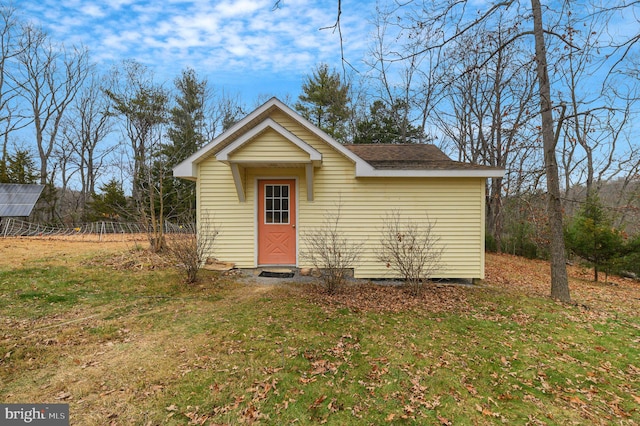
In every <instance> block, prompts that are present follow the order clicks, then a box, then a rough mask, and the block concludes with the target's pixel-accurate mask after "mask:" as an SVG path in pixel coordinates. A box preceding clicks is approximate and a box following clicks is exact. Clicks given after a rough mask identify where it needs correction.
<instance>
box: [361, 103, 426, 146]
mask: <svg viewBox="0 0 640 426" xmlns="http://www.w3.org/2000/svg"><path fill="white" fill-rule="evenodd" d="M407 110H408V108H407V104H406V102H403V101H401V100H396V101H394V103H393V105H392V106H391V108H387V106H386V105H385V103H384V102H382V101H380V100H377V101H375V102H374V103H373V105H371V107H369V115H368V117H366V118H365V119H364V120H362V121H360V122H358V123H357V124H356V135H355V137H354V139H353V143H360V144H364V143H421V142H424V141H425V139H426V137H425V134H424V132H423V131H422V130H421V129H419V128H418V127H415V126H414V125H412V124H411V122H410V121H409V119H408V111H407Z"/></svg>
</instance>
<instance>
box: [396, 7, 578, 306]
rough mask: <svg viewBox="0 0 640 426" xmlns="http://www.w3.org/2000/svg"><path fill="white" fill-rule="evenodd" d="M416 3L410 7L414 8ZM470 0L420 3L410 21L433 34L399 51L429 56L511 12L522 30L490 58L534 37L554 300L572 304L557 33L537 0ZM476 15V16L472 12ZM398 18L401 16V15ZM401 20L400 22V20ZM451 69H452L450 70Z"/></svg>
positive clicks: (409, 57) (491, 51) (404, 56)
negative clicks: (478, 0)
mask: <svg viewBox="0 0 640 426" xmlns="http://www.w3.org/2000/svg"><path fill="white" fill-rule="evenodd" d="M412 4H413V2H409V3H407V5H412ZM474 7H475V5H472V4H471V2H468V1H466V0H442V1H434V2H422V3H420V7H419V8H418V10H415V12H414V17H413V18H412V19H411V21H410V22H412V23H414V24H415V25H417V26H418V27H419V28H428V29H429V31H430V33H431V34H432V36H431V37H430V39H429V43H426V44H423V45H421V46H420V48H418V49H410V50H406V51H404V53H400V55H397V56H400V57H401V58H402V59H404V60H412V59H413V58H414V57H416V56H419V55H423V54H425V53H426V52H429V51H431V52H439V51H440V50H441V49H442V48H444V47H447V46H451V45H452V43H454V42H455V41H457V40H460V39H462V38H463V37H465V36H467V35H468V34H470V33H472V32H474V31H476V30H477V29H478V28H481V27H482V26H483V25H484V24H485V23H487V22H489V21H492V22H495V21H496V20H497V17H498V16H499V15H500V14H502V13H505V14H508V15H509V16H513V17H515V20H514V25H516V26H518V28H519V30H518V31H515V33H514V35H513V36H512V37H510V38H508V39H507V40H504V41H502V42H501V43H500V44H499V45H496V46H495V47H494V48H492V49H487V58H488V60H489V59H492V58H493V57H494V56H495V55H497V54H499V53H500V51H502V50H503V49H505V47H506V46H508V45H510V44H511V43H513V42H514V41H516V40H517V39H520V38H521V37H524V36H531V35H533V39H534V45H533V46H534V51H533V52H532V53H533V55H535V64H536V77H537V81H538V89H537V90H536V96H537V97H538V99H539V102H540V106H539V114H540V116H541V125H540V134H541V139H542V149H541V151H542V152H543V153H544V157H543V158H544V179H545V181H546V185H547V193H548V211H549V220H550V228H551V234H552V244H551V265H552V266H551V277H552V278H551V281H552V282H551V296H552V297H553V298H556V299H559V300H562V301H570V295H569V282H568V276H567V272H566V255H565V250H564V235H563V232H562V229H563V224H562V204H561V197H560V187H559V177H558V164H557V159H556V152H555V150H556V140H557V139H556V130H557V127H556V124H557V121H556V120H554V117H553V106H554V105H553V102H552V98H551V82H550V81H549V65H548V62H547V51H546V45H545V34H553V29H552V28H551V27H547V28H545V26H544V25H543V24H544V22H543V17H542V6H541V4H540V1H539V0H532V1H531V6H530V7H529V8H526V9H525V10H520V9H519V7H520V2H517V1H516V0H503V1H499V2H496V3H493V4H490V5H488V6H487V7H484V8H482V9H478V10H477V11H472V10H470V9H472V8H474ZM474 12H475V13H474ZM397 16H398V17H400V14H397ZM400 19H401V18H400ZM527 22H528V23H529V24H530V25H532V28H531V29H529V30H523V29H521V27H522V25H524V23H527ZM448 71H449V72H450V71H453V70H448Z"/></svg>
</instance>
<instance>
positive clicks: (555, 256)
mask: <svg viewBox="0 0 640 426" xmlns="http://www.w3.org/2000/svg"><path fill="white" fill-rule="evenodd" d="M531 10H532V12H533V33H534V37H535V46H536V64H537V75H538V85H539V89H540V90H539V91H540V114H541V116H542V145H543V149H544V164H545V174H546V179H547V192H548V195H547V197H548V209H549V227H550V230H551V247H550V248H551V297H552V298H554V299H558V300H560V301H562V302H570V301H571V296H570V295H569V278H568V276H567V262H566V253H565V244H564V233H563V227H562V203H561V200H560V182H559V177H558V163H557V161H556V139H555V134H554V133H555V132H554V123H553V111H552V102H551V84H550V82H549V73H548V68H547V52H546V48H545V44H544V31H543V28H542V8H541V6H540V0H531Z"/></svg>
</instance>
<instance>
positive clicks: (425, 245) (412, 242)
mask: <svg viewBox="0 0 640 426" xmlns="http://www.w3.org/2000/svg"><path fill="white" fill-rule="evenodd" d="M434 225H435V224H434V223H433V222H431V221H429V218H428V217H427V218H426V220H425V221H424V222H415V221H413V220H411V219H407V220H402V218H401V217H400V212H398V211H393V212H390V213H387V215H386V217H385V219H384V225H383V227H382V236H381V238H380V244H381V252H380V255H379V256H378V260H380V261H381V262H384V263H386V265H387V268H392V269H393V270H395V271H396V272H398V273H399V274H400V275H401V276H402V277H403V278H404V280H405V283H406V285H407V286H408V288H409V291H410V292H411V293H412V294H413V295H418V294H419V293H420V292H421V291H422V285H423V283H424V282H426V281H427V280H429V278H431V277H432V276H433V273H434V272H435V271H436V270H437V269H438V268H439V267H440V265H441V262H440V260H441V258H442V251H443V248H442V247H441V246H439V245H438V242H439V241H440V237H438V236H437V235H435V232H434Z"/></svg>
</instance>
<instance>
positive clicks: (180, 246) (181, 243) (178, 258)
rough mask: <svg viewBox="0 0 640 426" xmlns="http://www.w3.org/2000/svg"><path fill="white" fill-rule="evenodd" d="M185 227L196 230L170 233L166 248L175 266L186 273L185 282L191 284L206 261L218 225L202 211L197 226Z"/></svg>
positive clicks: (216, 233) (217, 232)
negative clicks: (195, 230)
mask: <svg viewBox="0 0 640 426" xmlns="http://www.w3.org/2000/svg"><path fill="white" fill-rule="evenodd" d="M187 228H190V229H197V232H185V233H175V234H172V238H171V243H170V244H169V247H168V250H169V255H170V256H171V257H172V258H173V259H174V260H175V262H176V265H177V267H178V268H179V269H181V270H182V271H184V273H185V274H186V276H187V278H186V282H187V283H189V284H193V283H195V282H196V280H197V276H198V271H199V270H200V268H201V267H202V265H203V264H204V262H205V261H206V258H205V256H207V255H208V254H210V253H211V251H212V249H213V246H214V243H215V240H216V237H217V236H218V234H219V233H220V227H219V226H218V225H217V224H216V223H215V221H214V220H213V218H212V217H211V216H210V215H209V214H206V213H204V214H203V215H202V216H201V221H200V223H199V224H198V226H197V227H196V226H195V225H194V226H188V227H187Z"/></svg>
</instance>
